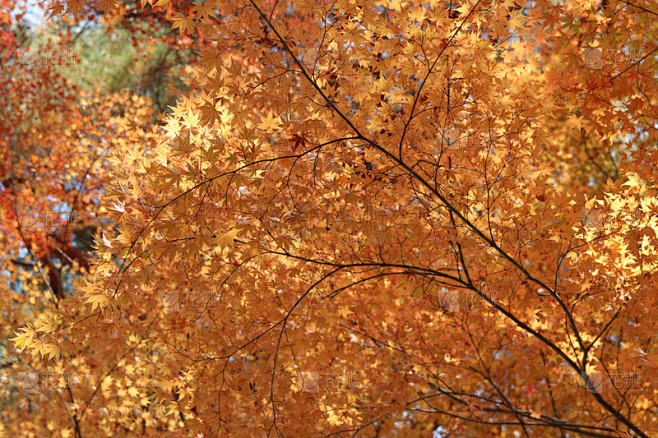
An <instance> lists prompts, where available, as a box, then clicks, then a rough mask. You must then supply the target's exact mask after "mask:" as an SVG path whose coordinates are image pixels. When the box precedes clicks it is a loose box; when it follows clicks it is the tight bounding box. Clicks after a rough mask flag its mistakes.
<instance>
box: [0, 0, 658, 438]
mask: <svg viewBox="0 0 658 438" xmlns="http://www.w3.org/2000/svg"><path fill="white" fill-rule="evenodd" d="M101 3H102V4H101ZM101 3H96V2H95V1H89V2H82V1H77V0H76V1H69V2H68V3H66V5H65V4H63V3H62V4H59V3H58V4H57V5H56V7H55V9H53V11H54V13H57V12H58V11H66V12H68V13H71V14H72V15H76V14H78V13H79V12H80V11H82V10H85V8H87V9H88V10H90V11H93V10H96V9H97V8H99V7H100V8H102V9H103V10H104V11H105V12H106V14H107V15H106V19H107V20H108V22H110V23H117V22H118V21H117V20H118V19H119V18H121V16H122V14H123V12H121V11H123V10H125V9H128V8H135V7H136V6H135V5H134V4H133V3H132V2H127V3H126V4H123V3H122V2H117V1H107V0H105V1H104V2H101ZM154 3H155V2H153V1H145V2H142V3H141V5H140V7H141V9H143V10H144V11H148V10H149V8H154V9H156V10H158V11H161V13H162V14H163V15H162V16H163V17H166V18H167V19H169V20H170V21H171V23H172V25H171V27H172V32H178V33H179V34H185V33H189V34H195V35H202V37H200V38H199V41H203V45H202V46H200V54H199V56H200V58H199V65H191V66H190V68H189V69H188V70H187V73H188V74H189V78H187V80H188V81H189V83H190V84H191V89H192V91H191V92H189V93H187V94H185V95H181V96H180V98H179V100H178V103H177V105H176V106H175V107H173V108H172V110H171V112H170V113H169V114H168V116H167V120H166V121H165V123H163V124H162V126H161V127H160V130H159V131H157V132H156V131H155V127H153V130H152V131H149V130H148V129H146V128H144V129H143V131H142V130H140V129H138V128H137V127H136V126H134V125H129V124H126V125H123V126H127V127H128V128H126V133H125V134H124V135H125V136H130V138H132V139H139V140H138V141H131V142H130V144H123V143H122V147H117V148H115V149H116V150H114V153H113V154H112V155H111V156H108V158H107V160H106V162H105V163H104V167H103V168H104V171H106V172H108V175H107V178H109V179H102V180H99V181H102V190H99V192H98V198H97V199H99V202H101V203H102V206H101V207H100V208H101V210H102V212H103V215H102V217H103V218H105V219H107V220H109V221H111V223H112V224H113V226H114V230H112V229H110V228H107V229H106V233H105V234H103V235H102V236H101V235H100V234H98V235H97V243H96V252H95V259H94V260H93V261H92V263H91V264H90V267H89V271H88V274H87V275H80V276H78V277H77V278H76V280H75V283H74V287H73V289H74V290H75V291H74V293H72V294H71V295H70V296H65V297H62V299H61V301H60V303H59V306H58V307H57V308H54V307H51V308H49V309H47V311H44V312H42V313H41V314H40V315H39V316H38V317H34V318H32V319H30V320H29V323H28V324H27V325H26V326H25V327H23V328H21V329H20V330H18V329H17V328H16V331H17V335H16V336H15V337H14V338H13V343H14V345H15V346H16V347H17V348H19V349H21V350H24V352H23V354H31V357H32V358H33V363H32V365H31V366H32V367H33V368H35V369H37V367H38V370H39V372H40V373H41V374H39V375H42V374H44V373H45V374H47V373H51V372H54V373H59V374H57V375H62V374H70V375H74V376H76V379H77V381H76V384H75V385H71V384H70V383H69V382H67V381H66V379H62V378H59V379H53V380H55V381H52V382H49V384H50V386H51V387H53V390H52V391H50V392H46V391H42V392H40V393H39V394H38V395H39V396H40V398H38V400H34V401H32V400H30V402H29V403H27V407H25V406H22V405H20V404H15V405H14V406H12V410H11V411H10V412H11V414H10V415H14V416H20V417H21V418H23V419H29V421H27V422H25V423H24V424H21V425H11V424H10V425H9V426H5V427H13V428H16V429H15V430H18V429H20V430H22V431H29V433H32V434H34V436H39V434H40V433H41V434H43V433H48V434H56V435H62V436H64V435H66V436H78V437H82V436H97V435H98V436H130V435H134V434H141V435H144V436H186V435H187V436H210V435H217V436H266V435H267V436H269V435H273V436H316V435H321V436H326V435H330V436H418V435H420V436H431V435H432V434H434V435H439V436H445V435H448V436H515V437H516V436H528V437H529V436H562V437H568V436H593V437H617V436H626V437H635V436H637V437H649V436H656V435H657V434H658V412H657V410H658V406H657V405H656V400H658V387H657V382H658V381H657V379H656V377H658V376H657V375H658V373H657V372H656V371H657V367H658V358H656V352H657V347H656V339H655V336H656V333H657V328H658V321H657V319H656V316H655V315H654V314H653V312H652V310H653V309H655V308H656V307H657V305H656V304H657V297H658V294H657V293H656V290H657V289H656V276H655V274H654V270H655V269H656V266H658V252H657V251H658V250H657V249H656V243H657V242H656V239H657V238H658V236H657V234H656V229H658V215H657V213H658V198H657V193H656V187H655V183H654V180H655V176H656V163H657V162H658V155H657V150H656V147H655V145H656V140H657V138H656V135H657V132H656V116H657V114H656V112H655V111H656V110H655V108H656V102H657V100H658V88H657V87H656V86H655V81H656V73H657V72H656V68H657V66H656V53H657V52H658V42H656V38H655V34H656V30H657V27H658V25H657V24H656V23H657V22H656V16H658V8H656V6H655V4H652V3H651V2H648V1H640V0H638V1H634V2H626V1H615V0H607V1H579V2H575V1H548V0H538V1H533V2H518V1H517V2H514V1H500V2H492V1H483V0H479V1H478V0H472V1H457V2H432V1H430V2H402V1H368V0H362V1H358V2H357V1H349V0H338V1H334V2H329V1H311V0H300V1H295V2H292V1H271V0H268V1H262V0H247V1H244V0H240V1H224V0H210V1H207V2H205V3H203V4H193V5H190V4H187V3H186V2H181V4H178V3H176V4H174V3H173V2H165V1H160V2H157V3H155V4H154ZM158 8H159V9H158ZM117 11H118V12H117ZM159 13H160V12H159ZM144 14H146V13H144ZM145 16H146V15H145ZM117 17H118V18H117ZM125 117H126V120H131V119H133V118H134V117H133V116H125ZM101 119H102V118H101ZM105 123H108V124H110V125H112V122H111V121H109V120H108V121H106V122H105ZM97 125H98V126H103V120H101V121H99V122H98V123H97ZM112 126H113V125H112ZM102 137H103V138H107V139H108V141H110V139H112V138H120V137H121V134H119V133H115V132H112V133H107V134H103V136H102ZM110 181H111V183H110ZM61 202H65V201H64V200H62V201H61ZM17 322H22V321H17ZM49 370H55V371H49ZM23 405H25V403H23ZM35 405H36V406H40V407H44V406H48V407H49V408H51V409H49V410H45V409H35V408H34V406H35ZM53 418H57V419H58V421H53ZM46 430H47V431H48V432H44V431H46Z"/></svg>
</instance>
